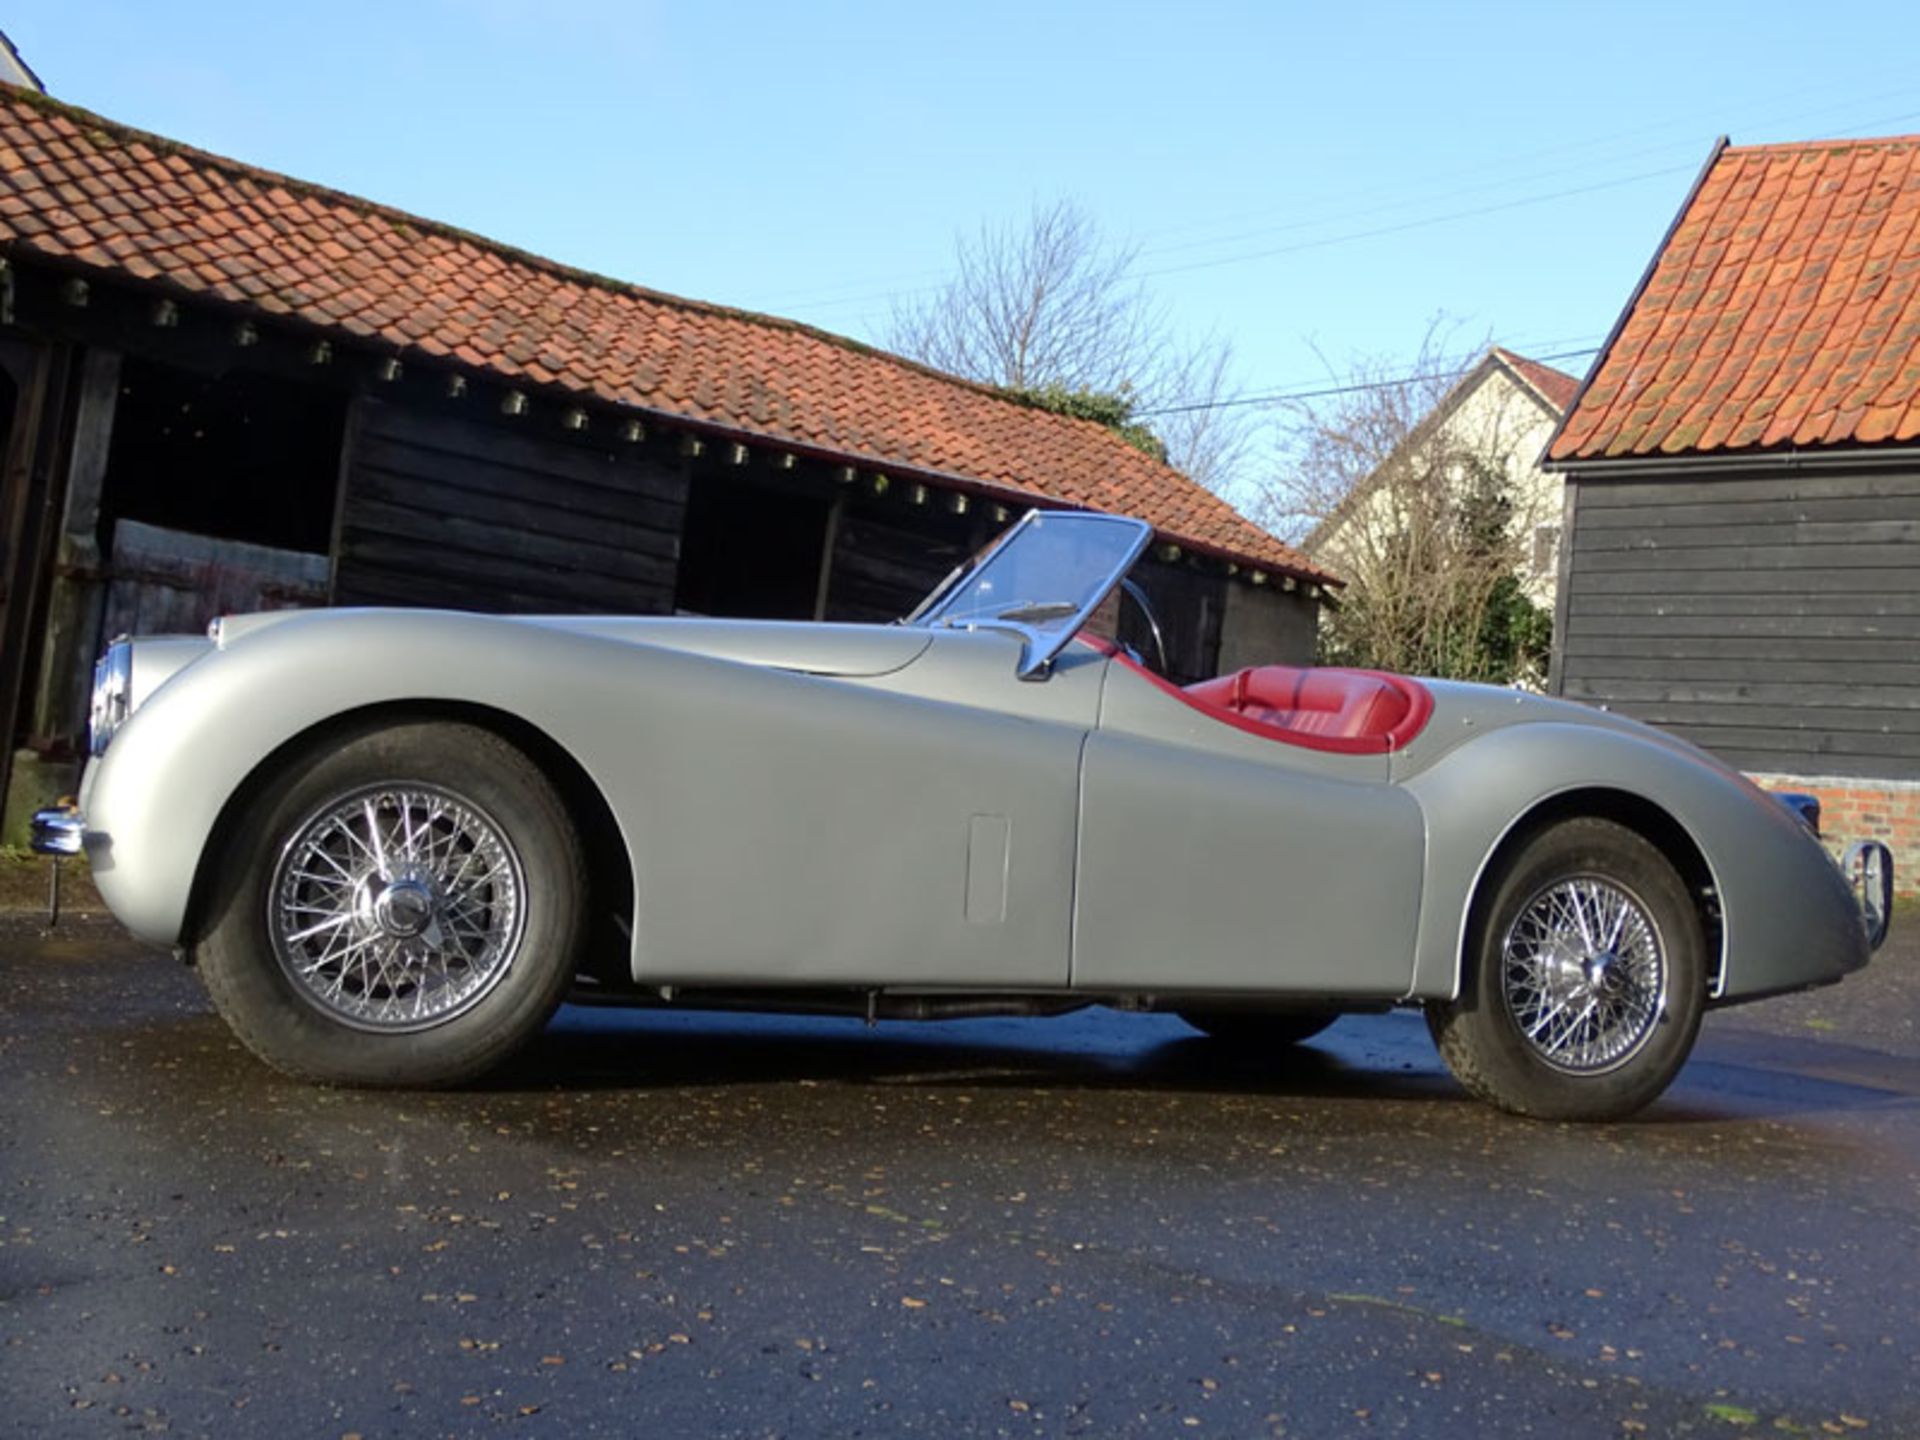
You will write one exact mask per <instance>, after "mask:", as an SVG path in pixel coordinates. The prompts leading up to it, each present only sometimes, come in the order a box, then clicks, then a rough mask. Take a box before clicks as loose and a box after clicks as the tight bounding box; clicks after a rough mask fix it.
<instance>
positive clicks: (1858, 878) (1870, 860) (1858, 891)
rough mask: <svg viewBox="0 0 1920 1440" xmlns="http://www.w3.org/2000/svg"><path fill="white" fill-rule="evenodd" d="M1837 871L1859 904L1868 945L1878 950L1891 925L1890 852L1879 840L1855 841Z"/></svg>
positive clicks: (1891, 872) (1891, 880) (1891, 868)
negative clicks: (1843, 876)
mask: <svg viewBox="0 0 1920 1440" xmlns="http://www.w3.org/2000/svg"><path fill="white" fill-rule="evenodd" d="M1840 872H1841V873H1842V874H1843V875H1845V876H1846V877H1847V884H1849V885H1851V886H1852V887H1853V895H1854V898H1855V899H1856V900H1858V901H1859V902H1860V920H1861V923H1862V924H1864V925H1865V926H1866V927H1867V944H1868V945H1870V946H1871V947H1872V948H1873V949H1875V950H1878V949H1879V948H1880V946H1881V945H1882V944H1883V943H1884V942H1885V940H1886V938H1887V928H1888V927H1889V926H1890V925H1892V923H1893V852H1892V851H1891V850H1889V849H1887V847H1886V846H1885V845H1882V844H1881V843H1880V842H1879V841H1878V840H1856V841H1854V842H1853V844H1851V845H1849V846H1848V847H1847V853H1846V854H1845V855H1843V856H1842V857H1841V859H1840Z"/></svg>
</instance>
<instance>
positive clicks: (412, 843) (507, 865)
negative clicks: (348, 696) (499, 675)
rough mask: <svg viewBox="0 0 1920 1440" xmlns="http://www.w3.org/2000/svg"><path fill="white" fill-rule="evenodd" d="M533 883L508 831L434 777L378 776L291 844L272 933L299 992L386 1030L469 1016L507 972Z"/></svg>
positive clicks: (278, 880) (279, 878) (277, 877)
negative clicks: (422, 780) (432, 781)
mask: <svg viewBox="0 0 1920 1440" xmlns="http://www.w3.org/2000/svg"><path fill="white" fill-rule="evenodd" d="M525 892H526V881H525V878H524V874H523V871H522V867H521V863H520V856H519V854H518V853H517V852H516V851H515V849H514V847H513V844H512V842H511V841H509V840H508V838H507V835H506V832H505V831H504V830H503V828H502V827H501V826H500V825H499V824H498V823H497V822H496V821H495V820H494V819H493V817H492V816H490V815H488V814H487V813H486V812H485V811H484V810H482V809H481V808H480V807H479V806H477V805H475V804H473V803H472V802H471V801H469V800H467V799H465V798H464V797H462V796H460V795H457V794H455V793H454V792H453V791H451V790H448V789H444V788H442V787H440V786H437V785H428V784H394V785H374V786H368V787H366V788H363V789H360V790H356V791H354V792H353V793H352V794H349V795H347V796H345V797H342V798H339V799H335V800H332V801H329V802H328V803H327V804H326V805H325V806H324V807H323V808H321V809H320V810H319V811H317V812H316V813H314V814H313V815H312V816H311V817H310V818H308V819H307V820H306V821H305V822H304V823H302V824H301V825H299V826H298V827H297V828H296V829H295V830H294V832H293V838H292V839H290V840H289V841H288V842H287V843H286V845H285V847H284V848H283V849H282V850H281V852H280V858H279V862H278V864H277V865H276V867H275V869H274V875H273V880H272V883H271V884H270V885H269V887H268V890H267V931H268V934H269V935H270V936H271V937H272V940H273V950H274V954H275V956H276V957H277V959H278V960H279V962H280V966H281V968H282V969H283V970H284V971H285V972H286V975H287V977H288V978H289V979H290V980H291V981H292V982H293V986H294V989H295V991H296V992H297V993H298V994H299V995H300V996H301V997H302V998H303V999H305V1000H307V1001H308V1002H309V1003H311V1004H313V1005H315V1006H316V1007H318V1008H319V1009H320V1010H321V1011H322V1012H324V1013H325V1014H326V1015H327V1016H328V1017H329V1018H332V1019H335V1020H339V1021H342V1022H344V1023H345V1024H347V1025H351V1026H353V1027H354V1028H356V1029H361V1030H373V1031H380V1032H385V1033H394V1032H405V1031H413V1030H424V1029H427V1028H429V1027H431V1026H434V1025H440V1024H444V1023H445V1022H446V1021H449V1020H452V1019H453V1018H455V1017H456V1016H459V1015H462V1014H464V1013H466V1012H467V1011H468V1010H471V1009H472V1008H473V1007H474V1006H475V1005H477V1004H479V1003H480V1001H481V1000H483V999H484V998H485V997H486V995H487V994H488V992H489V991H491V990H492V989H493V988H494V986H495V985H497V984H498V983H499V982H500V980H501V979H502V978H503V977H504V976H505V975H506V973H507V971H508V969H509V967H510V966H511V965H512V964H513V960H514V956H515V955H516V953H517V952H518V951H519V948H520V939H521V934H522V931H523V929H524V925H525V918H526V917H525V913H524V912H525Z"/></svg>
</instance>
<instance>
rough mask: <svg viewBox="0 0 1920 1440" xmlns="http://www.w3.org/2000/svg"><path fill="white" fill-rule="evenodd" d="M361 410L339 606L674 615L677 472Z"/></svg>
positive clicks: (622, 453) (462, 422)
mask: <svg viewBox="0 0 1920 1440" xmlns="http://www.w3.org/2000/svg"><path fill="white" fill-rule="evenodd" d="M355 408H356V414H355V416H354V419H353V423H352V424H350V426H349V428H348V439H347V454H346V457H345V471H346V478H345V483H344V486H343V490H342V498H341V509H340V522H339V540H338V543H337V545H336V556H337V558H336V563H335V569H334V584H333V589H334V601H335V603H336V604H341V605H387V604H392V605H435V606H444V607H447V608H450V609H464V610H487V611H518V612H522V613H526V612H542V611H547V612H565V611H572V612H604V613H613V614H653V613H661V612H665V611H670V610H671V609H672V608H673V593H674V580H675V575H676V567H677V563H678V556H679V544H680V526H681V520H682V516H683V514H684V512H685V509H686V489H687V477H686V467H685V462H684V461H682V460H680V459H678V458H670V457H667V456H664V455H661V454H659V453H658V452H657V451H654V450H647V449H638V448H636V447H629V448H626V449H616V448H613V447H609V446H606V445H593V444H588V443H576V442H572V441H567V440H562V439H558V438H547V437H534V436H529V435H520V434H515V433H514V432H512V431H511V430H509V429H507V428H505V427H502V426H497V425H486V424H482V423H479V422H477V421H473V420H467V419H462V418H456V417H450V416H445V415H436V414H433V413H431V412H423V411H416V410H411V409H408V408H406V407H403V406H398V405H388V404H383V403H381V402H378V401H375V400H371V399H366V398H362V399H360V400H357V401H356V402H355Z"/></svg>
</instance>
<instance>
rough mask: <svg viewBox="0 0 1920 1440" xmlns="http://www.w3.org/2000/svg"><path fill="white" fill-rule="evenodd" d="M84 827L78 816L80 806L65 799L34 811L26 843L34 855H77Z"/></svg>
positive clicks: (84, 823) (84, 822)
mask: <svg viewBox="0 0 1920 1440" xmlns="http://www.w3.org/2000/svg"><path fill="white" fill-rule="evenodd" d="M86 828H87V827H86V821H84V820H82V819H81V818H80V807H79V806H78V805H75V804H73V803H72V802H71V801H67V802H65V803H63V804H60V805H52V806H49V807H48V808H47V809H45V810H36V811H35V812H34V815H33V830H32V834H31V835H30V836H29V838H28V842H27V843H28V844H29V845H30V846H31V847H32V849H33V853H34V854H36V855H78V854H79V853H80V850H81V839H82V837H83V836H84V835H85V834H86Z"/></svg>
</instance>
